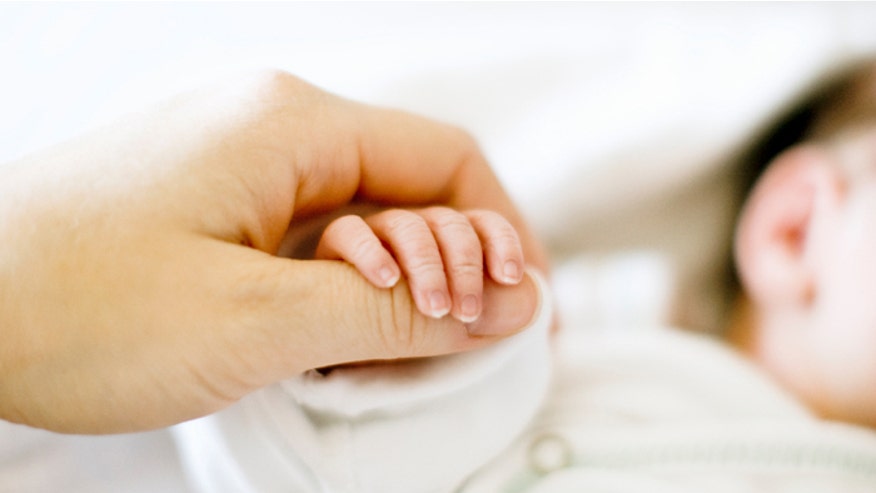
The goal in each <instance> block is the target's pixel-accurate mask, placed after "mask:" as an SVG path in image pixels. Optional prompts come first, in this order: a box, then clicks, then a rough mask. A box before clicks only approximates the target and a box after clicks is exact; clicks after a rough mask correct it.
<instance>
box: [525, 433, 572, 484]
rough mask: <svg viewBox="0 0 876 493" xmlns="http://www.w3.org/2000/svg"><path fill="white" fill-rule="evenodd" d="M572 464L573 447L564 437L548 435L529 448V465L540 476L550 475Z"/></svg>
mask: <svg viewBox="0 0 876 493" xmlns="http://www.w3.org/2000/svg"><path fill="white" fill-rule="evenodd" d="M571 463H572V447H571V445H569V442H568V441H566V439H564V438H563V437H561V436H559V435H556V434H554V433H546V434H543V435H541V436H539V437H537V438H536V439H535V440H533V441H532V444H531V445H530V446H529V464H530V466H531V467H532V468H533V469H534V470H535V471H536V472H538V473H540V474H548V473H550V472H553V471H556V470H558V469H563V468H565V467H568V466H569V465H570V464H571Z"/></svg>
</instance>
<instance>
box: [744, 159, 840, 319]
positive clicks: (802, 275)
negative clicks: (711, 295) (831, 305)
mask: <svg viewBox="0 0 876 493" xmlns="http://www.w3.org/2000/svg"><path fill="white" fill-rule="evenodd" d="M830 160H831V157H830V155H829V154H827V153H826V152H824V151H822V150H821V149H819V148H818V147H816V146H811V145H801V146H797V147H794V148H791V149H789V150H788V151H785V152H784V153H782V154H781V155H780V156H779V157H777V158H776V159H775V160H774V161H773V162H772V163H771V164H770V165H769V167H768V168H767V170H766V172H765V173H764V175H763V176H762V177H761V178H760V180H758V183H757V185H756V186H755V188H754V191H753V192H752V194H751V195H750V196H749V198H748V200H747V203H746V204H745V207H744V209H743V212H742V217H741V220H740V222H739V225H738V229H737V231H736V238H735V242H736V245H735V255H736V265H737V268H738V270H739V273H740V276H741V278H742V284H743V286H744V288H745V290H746V292H747V294H748V296H749V297H750V298H751V299H752V301H753V302H754V303H755V304H757V305H761V306H772V307H777V306H786V307H787V306H788V304H792V305H797V306H801V305H802V306H808V304H809V303H810V302H811V301H812V299H813V297H814V295H815V291H816V288H817V286H816V285H815V272H814V269H813V265H812V262H811V259H812V258H813V255H814V254H815V252H816V251H817V249H818V244H819V243H820V242H821V241H823V238H819V236H821V235H822V232H821V229H820V228H817V227H816V225H817V223H820V222H821V221H820V219H821V218H826V217H830V216H831V215H832V214H834V213H836V212H837V211H838V208H839V206H840V204H841V202H842V199H843V186H842V180H841V176H840V174H839V170H838V167H837V166H835V165H832V163H831V161H830ZM777 304H778V305H777Z"/></svg>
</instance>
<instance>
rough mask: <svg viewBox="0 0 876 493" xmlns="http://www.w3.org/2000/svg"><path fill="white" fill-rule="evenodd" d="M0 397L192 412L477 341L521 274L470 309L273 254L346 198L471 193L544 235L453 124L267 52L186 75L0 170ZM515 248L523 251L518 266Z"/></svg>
mask: <svg viewBox="0 0 876 493" xmlns="http://www.w3.org/2000/svg"><path fill="white" fill-rule="evenodd" d="M0 173H2V174H0V245H2V246H0V341H2V343H0V417H2V418H4V419H7V420H10V421H14V422H20V423H25V424H29V425H32V426H38V427H43V428H48V429H53V430H58V431H64V432H84V433H104V432H120V431H133V430H141V429H150V428H155V427H161V426H165V425H169V424H173V423H177V422H180V421H183V420H186V419H190V418H194V417H198V416H202V415H205V414H208V413H210V412H213V411H216V410H218V409H220V408H223V407H225V406H227V405H229V404H230V403H232V402H234V401H236V400H237V399H239V398H240V397H242V396H243V395H245V394H246V393H248V392H251V391H253V390H255V389H258V388H260V387H262V386H265V385H268V384H270V383H273V382H275V381H278V380H280V379H283V378H287V377H290V376H293V375H296V374H298V373H300V372H302V371H304V370H307V369H310V368H317V367H322V366H328V365H334V364H340V363H344V362H352V361H362V360H373V359H394V358H402V357H419V356H430V355H438V354H445V353H452V352H457V351H465V350H470V349H474V348H477V347H480V346H482V345H485V344H489V343H491V342H494V341H495V340H497V339H499V338H501V337H504V336H507V335H510V334H512V333H514V332H516V331H518V330H520V329H521V328H523V327H524V326H525V325H526V323H527V322H528V321H529V319H530V318H531V317H532V315H533V313H534V311H535V307H536V304H537V297H538V293H537V292H536V288H535V285H534V283H533V282H532V281H531V280H525V281H524V282H522V283H520V284H519V285H517V286H499V285H497V284H495V283H491V282H488V281H487V282H486V285H485V290H484V311H483V314H482V315H481V317H480V318H479V319H478V320H477V321H476V322H474V324H470V325H466V324H463V323H462V322H459V321H457V320H455V319H453V318H451V317H444V318H442V319H439V320H434V319H431V318H428V317H425V316H422V315H421V314H420V313H419V312H418V311H417V309H416V307H415V304H414V302H413V301H412V299H411V296H410V293H409V291H408V287H407V286H406V285H405V284H404V283H399V284H398V285H396V286H395V287H394V288H392V289H378V288H375V287H373V286H371V285H370V284H369V283H368V281H366V280H365V279H364V278H363V277H362V276H361V275H360V274H359V273H357V272H356V271H355V270H354V268H353V267H351V266H350V265H348V264H345V263H343V262H338V261H318V260H293V259H289V258H282V257H280V256H278V255H277V252H278V251H279V249H280V246H281V245H282V244H283V243H284V238H287V240H286V241H287V242H288V238H289V237H294V236H295V234H296V231H295V228H296V227H297V226H296V225H297V224H299V223H301V224H304V223H306V222H308V221H312V220H313V219H314V218H316V217H317V216H319V215H321V214H324V213H327V212H331V211H336V210H338V209H340V208H343V207H345V206H346V205H347V204H350V203H357V202H367V203H372V204H377V205H383V206H390V205H391V206H424V205H436V204H438V205H445V206H449V207H453V208H460V209H488V210H493V211H496V212H498V213H500V214H502V215H503V216H505V217H506V218H507V219H508V220H509V221H511V223H512V224H513V225H514V226H515V227H516V228H517V229H518V232H519V233H520V235H521V240H522V244H523V246H524V252H525V255H526V258H527V261H528V262H529V263H530V264H534V265H536V266H540V267H544V257H543V254H542V252H541V250H540V249H539V247H538V245H537V242H536V241H535V239H534V238H533V236H532V234H531V233H529V231H528V230H527V229H526V227H525V225H524V224H523V223H522V221H521V219H520V217H519V215H518V214H517V213H516V212H515V210H514V207H513V205H512V204H511V202H510V201H509V199H508V197H507V196H506V195H505V193H504V192H503V191H502V189H501V187H500V185H499V183H498V181H497V180H496V178H495V176H494V175H493V173H492V172H491V171H490V169H489V167H488V165H487V164H486V162H485V161H484V159H483V157H482V156H481V154H480V153H479V152H478V150H477V147H476V146H475V145H474V143H473V141H472V139H471V138H470V137H468V136H467V135H466V134H465V133H463V132H460V131H459V130H457V129H454V128H452V127H448V126H445V125H441V124H437V123H434V122H431V121H428V120H425V119H422V118H418V117H415V116H411V115H408V114H404V113H401V112H397V111H390V110H385V109H377V108H373V107H368V106H365V105H361V104H357V103H354V102H351V101H347V100H344V99H341V98H338V97H335V96H332V95H330V94H327V93H325V92H322V91H320V90H318V89H316V88H314V87H312V86H310V85H308V84H306V83H304V82H302V81H300V80H298V79H296V78H294V77H292V76H290V75H287V74H284V73H276V72H270V73H265V74H259V75H257V76H253V77H248V78H246V79H244V80H238V81H235V82H234V83H231V84H227V85H221V86H217V87H212V88H208V89H205V90H202V91H198V92H194V93H190V94H186V95H184V96H180V97H178V98H176V99H175V100H172V101H170V102H168V103H166V104H164V105H162V106H159V107H157V108H155V109H153V110H151V111H149V112H145V113H141V114H137V115H133V116H131V117H130V118H128V119H126V120H124V121H122V122H119V123H117V124H115V125H112V126H109V127H107V128H104V129H101V130H98V131H96V132H93V133H91V134H89V135H86V136H83V137H81V138H79V139H77V140H75V141H73V142H70V143H68V144H64V145H61V146H57V147H55V148H53V149H50V150H48V151H45V152H42V153H39V154H37V155H34V156H31V157H29V158H27V159H24V160H22V161H19V162H17V163H13V164H11V165H9V166H6V167H4V168H3V169H2V172H0ZM520 267H521V268H522V267H523V266H520Z"/></svg>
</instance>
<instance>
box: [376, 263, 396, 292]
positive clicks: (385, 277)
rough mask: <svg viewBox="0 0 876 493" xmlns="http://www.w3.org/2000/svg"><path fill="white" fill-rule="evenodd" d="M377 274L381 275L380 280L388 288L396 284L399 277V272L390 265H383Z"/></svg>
mask: <svg viewBox="0 0 876 493" xmlns="http://www.w3.org/2000/svg"><path fill="white" fill-rule="evenodd" d="M377 276H378V277H380V281H381V282H382V283H383V285H384V286H386V287H387V288H391V287H393V286H395V283H397V282H398V279H399V273H398V272H396V271H394V270H393V269H391V268H389V267H381V268H380V271H379V272H378V273H377Z"/></svg>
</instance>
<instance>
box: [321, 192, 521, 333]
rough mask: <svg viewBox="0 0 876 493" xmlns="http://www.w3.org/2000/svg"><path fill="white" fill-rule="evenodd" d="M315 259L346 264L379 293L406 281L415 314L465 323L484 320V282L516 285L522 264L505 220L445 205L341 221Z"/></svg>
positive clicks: (514, 235) (516, 242) (513, 232)
mask: <svg viewBox="0 0 876 493" xmlns="http://www.w3.org/2000/svg"><path fill="white" fill-rule="evenodd" d="M316 258H319V259H327V260H328V259H335V260H345V261H347V262H349V263H351V264H353V265H354V266H355V267H356V269H358V270H359V271H360V272H361V273H362V275H363V276H365V278H367V279H368V280H369V281H370V282H371V283H373V284H374V285H375V286H378V287H387V288H388V287H392V286H394V285H395V284H396V283H397V282H398V281H399V279H400V278H401V276H402V275H404V276H405V278H406V279H407V281H408V284H409V285H410V290H411V295H412V296H413V298H414V300H415V302H416V304H417V308H418V309H419V310H420V312H422V313H423V314H424V315H428V316H431V317H434V318H440V317H443V316H444V315H447V314H448V313H450V314H451V315H452V316H453V317H454V318H456V319H457V320H460V321H462V322H466V323H469V322H473V321H474V320H476V319H477V318H478V317H479V316H480V314H481V310H482V295H483V286H484V276H486V275H488V276H489V277H490V278H491V279H492V280H494V281H496V282H497V283H499V284H504V285H514V284H518V283H519V282H520V281H521V280H522V279H523V266H524V265H525V263H524V258H523V247H522V244H521V241H520V237H519V235H518V234H517V231H516V230H515V229H514V227H513V226H512V225H511V223H510V222H508V221H507V220H506V219H505V218H504V217H502V216H501V215H499V214H497V213H495V212H492V211H487V210H469V211H456V210H454V209H450V208H447V207H429V208H426V209H418V210H408V209H388V210H385V211H382V212H380V213H377V214H374V215H371V216H367V217H361V216H356V215H349V216H343V217H341V218H338V219H336V220H334V221H333V222H332V223H330V224H329V225H328V227H327V228H326V229H325V231H324V232H323V235H322V237H321V239H320V242H319V245H318V246H317V249H316Z"/></svg>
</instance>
